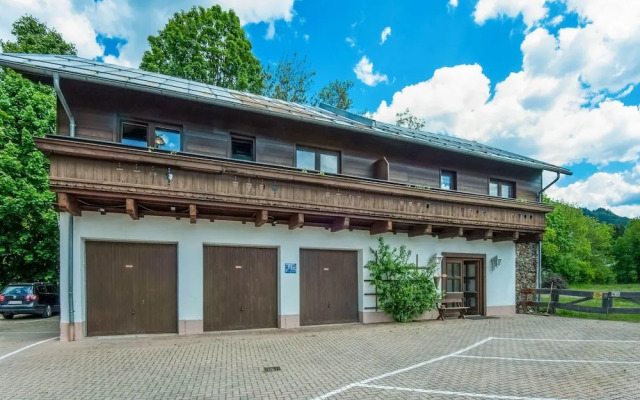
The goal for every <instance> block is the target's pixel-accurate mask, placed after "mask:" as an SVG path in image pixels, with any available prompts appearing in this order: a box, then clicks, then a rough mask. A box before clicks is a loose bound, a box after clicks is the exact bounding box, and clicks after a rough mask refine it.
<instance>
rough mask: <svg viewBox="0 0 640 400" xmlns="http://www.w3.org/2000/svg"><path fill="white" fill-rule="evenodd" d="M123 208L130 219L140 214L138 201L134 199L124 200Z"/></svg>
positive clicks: (135, 218)
mask: <svg viewBox="0 0 640 400" xmlns="http://www.w3.org/2000/svg"><path fill="white" fill-rule="evenodd" d="M125 209H126V211H127V214H129V216H130V217H131V219H133V220H138V219H140V216H139V215H138V202H136V201H135V200H134V199H127V200H126V206H125Z"/></svg>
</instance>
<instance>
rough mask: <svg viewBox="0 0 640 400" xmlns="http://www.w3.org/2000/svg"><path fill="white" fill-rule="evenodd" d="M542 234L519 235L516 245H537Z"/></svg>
mask: <svg viewBox="0 0 640 400" xmlns="http://www.w3.org/2000/svg"><path fill="white" fill-rule="evenodd" d="M542 236H543V234H542V233H527V234H526V235H520V237H519V238H518V243H538V242H541V241H542Z"/></svg>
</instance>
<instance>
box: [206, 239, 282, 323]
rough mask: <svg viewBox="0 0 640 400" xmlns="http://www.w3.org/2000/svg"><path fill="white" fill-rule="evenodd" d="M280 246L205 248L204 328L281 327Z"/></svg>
mask: <svg viewBox="0 0 640 400" xmlns="http://www.w3.org/2000/svg"><path fill="white" fill-rule="evenodd" d="M277 273H278V253H277V249H269V248H252V247H221V246H205V247H204V321H203V323H204V330H205V331H220V330H231V329H257V328H275V327H277V326H278V276H277Z"/></svg>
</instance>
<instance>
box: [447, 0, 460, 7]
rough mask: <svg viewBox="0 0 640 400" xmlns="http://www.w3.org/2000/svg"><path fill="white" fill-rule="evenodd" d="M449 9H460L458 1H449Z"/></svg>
mask: <svg viewBox="0 0 640 400" xmlns="http://www.w3.org/2000/svg"><path fill="white" fill-rule="evenodd" d="M449 7H453V8H456V7H458V0H449Z"/></svg>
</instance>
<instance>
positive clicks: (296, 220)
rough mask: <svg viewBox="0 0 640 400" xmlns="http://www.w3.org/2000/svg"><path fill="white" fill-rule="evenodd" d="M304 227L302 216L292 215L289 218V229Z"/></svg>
mask: <svg viewBox="0 0 640 400" xmlns="http://www.w3.org/2000/svg"><path fill="white" fill-rule="evenodd" d="M302 225H304V214H293V215H292V216H291V217H290V218H289V229H296V228H300V227H302Z"/></svg>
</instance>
